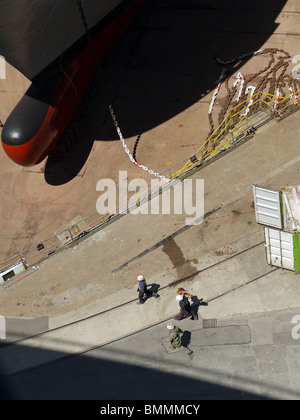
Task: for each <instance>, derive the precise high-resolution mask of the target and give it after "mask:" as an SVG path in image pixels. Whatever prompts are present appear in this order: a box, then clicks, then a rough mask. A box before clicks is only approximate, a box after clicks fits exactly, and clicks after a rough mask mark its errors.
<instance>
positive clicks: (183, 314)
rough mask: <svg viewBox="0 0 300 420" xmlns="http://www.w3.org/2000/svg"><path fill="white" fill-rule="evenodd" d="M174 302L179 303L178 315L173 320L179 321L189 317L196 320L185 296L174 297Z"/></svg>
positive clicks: (196, 317)
mask: <svg viewBox="0 0 300 420" xmlns="http://www.w3.org/2000/svg"><path fill="white" fill-rule="evenodd" d="M176 301H177V302H179V307H180V313H179V314H178V315H176V316H175V317H174V318H175V319H177V320H180V319H183V318H188V317H189V316H190V317H192V319H198V315H197V314H196V312H195V311H194V310H193V309H192V307H191V304H190V302H189V299H188V298H187V297H186V296H185V295H176Z"/></svg>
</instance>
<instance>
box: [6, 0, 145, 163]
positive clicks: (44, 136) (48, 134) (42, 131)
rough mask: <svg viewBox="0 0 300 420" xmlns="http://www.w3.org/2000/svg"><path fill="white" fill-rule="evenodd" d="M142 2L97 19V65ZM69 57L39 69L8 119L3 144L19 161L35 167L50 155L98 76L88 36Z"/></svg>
mask: <svg viewBox="0 0 300 420" xmlns="http://www.w3.org/2000/svg"><path fill="white" fill-rule="evenodd" d="M144 4H145V0H132V1H126V2H124V4H121V5H120V6H118V8H117V10H116V11H113V12H112V13H111V14H110V18H109V19H107V16H106V17H105V19H103V22H99V23H98V24H97V27H98V28H99V27H100V28H101V29H100V30H99V31H97V30H96V31H95V28H94V30H93V31H91V32H93V33H94V34H95V32H96V34H95V35H94V36H93V37H92V42H93V48H94V51H95V53H96V56H97V61H98V63H99V64H101V63H102V62H103V60H104V59H105V58H106V56H107V54H108V52H109V51H110V49H111V48H112V47H113V45H114V44H115V42H116V41H117V39H118V38H119V36H120V34H121V33H122V32H123V31H124V30H125V29H126V27H127V26H128V24H129V23H130V22H131V21H132V20H133V19H134V18H135V16H136V15H137V14H138V12H139V11H140V9H141V7H142V6H143V5H144ZM83 45H84V46H83ZM66 56H67V57H68V60H69V63H68V65H67V66H66V68H65V69H64V71H63V72H62V71H61V70H60V69H59V67H61V62H60V61H59V60H56V63H52V64H51V65H50V66H48V67H47V69H45V70H44V71H43V72H41V74H40V75H38V76H37V77H36V78H35V79H34V80H33V83H32V85H31V86H30V88H29V89H28V91H27V92H26V94H25V95H24V96H23V98H22V99H21V100H20V101H19V103H18V104H17V106H16V107H15V109H14V110H13V111H12V113H11V114H10V116H9V117H8V119H7V121H6V122H5V124H4V127H3V130H2V146H3V149H4V151H5V152H6V154H7V155H8V156H9V157H10V159H12V160H13V161H14V162H15V163H17V164H19V165H21V166H34V165H36V164H38V163H40V162H41V161H43V160H44V159H45V158H46V157H47V156H48V154H49V153H50V151H51V150H52V149H53V148H54V146H55V145H56V144H57V142H58V141H59V139H60V138H61V136H62V134H63V133H64V131H65V130H66V128H67V126H68V125H69V123H70V121H71V119H72V117H73V115H74V113H75V111H76V109H77V108H78V105H79V103H80V101H81V99H82V97H83V95H84V93H85V92H86V90H87V88H88V86H89V84H90V82H91V81H92V79H93V78H94V77H95V74H96V71H97V66H96V63H95V59H94V57H93V54H92V49H91V47H90V45H89V43H88V42H87V37H86V36H85V35H84V36H83V37H82V39H81V40H80V41H79V42H77V43H76V45H75V46H72V47H71V48H70V49H69V51H68V54H67V55H66ZM70 57H72V58H70ZM56 67H57V68H56Z"/></svg>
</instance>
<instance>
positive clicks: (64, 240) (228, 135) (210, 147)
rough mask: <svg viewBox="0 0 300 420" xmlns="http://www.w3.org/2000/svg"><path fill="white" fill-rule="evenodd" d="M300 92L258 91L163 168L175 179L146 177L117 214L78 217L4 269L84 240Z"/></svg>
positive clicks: (281, 114)
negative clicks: (192, 148)
mask: <svg viewBox="0 0 300 420" xmlns="http://www.w3.org/2000/svg"><path fill="white" fill-rule="evenodd" d="M298 95H300V91H298V92H295V93H292V94H290V95H289V96H288V97H282V96H276V95H272V94H269V93H265V92H257V93H255V94H254V95H252V96H251V97H250V98H247V99H246V100H245V101H243V102H241V103H239V104H238V105H236V106H235V107H233V108H232V109H231V110H230V112H229V113H228V114H227V115H226V117H225V118H224V119H223V121H222V122H221V123H220V124H219V126H218V127H217V128H216V129H215V130H214V131H213V133H211V134H210V135H209V136H208V138H207V139H206V140H205V142H204V143H203V144H202V145H201V147H199V148H198V149H197V150H196V151H195V153H194V154H193V155H192V156H189V157H187V158H185V159H184V160H182V161H180V162H177V163H176V164H174V165H173V166H171V167H169V168H167V169H164V170H163V171H161V172H160V174H161V175H163V176H164V177H166V178H168V179H169V180H171V181H172V182H169V183H166V182H164V181H162V180H160V183H159V184H158V183H154V182H153V180H154V179H155V178H156V177H151V178H149V179H148V180H145V188H144V189H141V188H140V190H139V191H138V192H137V190H135V191H132V192H131V193H130V194H128V193H127V194H126V195H125V196H124V197H119V198H118V199H117V202H116V213H115V214H108V213H107V211H106V208H103V209H102V210H103V211H101V209H100V211H99V210H98V211H95V212H94V213H91V214H89V215H87V216H86V217H84V218H80V219H79V220H76V221H74V222H73V223H71V224H70V226H68V227H67V228H65V229H62V230H61V231H58V232H56V233H55V234H54V235H53V236H50V237H48V238H46V239H44V240H43V241H41V242H40V243H39V244H36V245H34V246H31V247H29V248H27V249H25V250H23V251H20V252H18V253H17V254H15V255H14V256H12V257H9V258H8V259H6V260H5V261H2V262H1V263H0V267H1V269H0V273H1V272H2V271H4V270H5V269H7V267H9V266H11V265H12V264H14V263H15V262H16V261H20V260H21V261H22V259H23V258H24V259H25V261H26V264H27V266H28V268H31V267H33V266H37V265H38V264H40V263H41V262H42V261H44V260H46V259H48V258H50V257H52V256H54V255H56V254H58V253H60V252H62V251H65V250H67V249H69V248H72V247H74V246H76V245H77V244H78V243H79V242H80V241H82V240H83V239H85V238H87V237H89V236H90V235H91V234H93V233H95V232H96V231H98V230H99V229H101V228H103V227H105V226H106V225H107V224H108V223H110V222H112V221H114V220H116V219H117V218H119V217H121V216H122V215H124V214H127V213H128V212H130V211H131V209H132V208H133V207H138V206H140V205H142V204H143V202H146V201H147V200H149V199H151V198H153V197H154V196H155V194H159V193H161V192H162V191H163V190H164V189H165V188H169V187H171V186H172V185H173V181H175V180H180V179H183V178H185V177H187V176H188V175H189V174H190V173H191V171H193V170H197V169H199V168H200V167H201V166H202V165H203V164H207V163H208V162H209V161H210V160H211V159H212V158H214V157H216V156H217V155H219V154H220V153H222V152H223V151H225V150H228V149H229V148H231V147H234V146H235V145H236V144H238V143H240V142H241V141H243V140H245V139H247V138H250V137H252V136H253V134H254V133H255V131H256V130H257V129H258V128H259V127H261V126H263V125H264V124H266V123H268V122H269V121H271V120H273V119H275V118H280V119H282V118H285V117H286V116H288V115H290V114H291V113H292V112H294V111H296V110H298V109H299V108H300V106H299V102H300V101H299V99H300V98H298ZM134 197H135V200H134ZM125 198H126V203H129V202H131V205H130V206H129V205H128V206H127V207H126V206H125V207H124V205H123V204H122V205H121V203H120V201H121V202H122V203H123V201H124V199H125Z"/></svg>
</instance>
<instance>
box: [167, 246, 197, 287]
mask: <svg viewBox="0 0 300 420" xmlns="http://www.w3.org/2000/svg"><path fill="white" fill-rule="evenodd" d="M162 251H163V252H164V253H165V254H166V255H167V256H168V257H169V259H170V261H171V263H172V264H173V267H174V268H175V269H176V277H177V278H179V279H180V278H183V277H186V276H189V275H190V274H193V273H195V271H197V269H196V267H195V266H194V265H193V264H192V263H194V264H197V262H198V261H197V260H196V259H193V260H188V259H186V258H185V257H184V255H183V252H182V250H181V248H180V247H179V246H178V244H177V243H176V242H175V240H174V239H171V240H170V241H168V242H166V243H165V244H164V245H163V247H162Z"/></svg>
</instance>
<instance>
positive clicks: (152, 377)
mask: <svg viewBox="0 0 300 420" xmlns="http://www.w3.org/2000/svg"><path fill="white" fill-rule="evenodd" d="M162 348H163V347H162ZM108 351H109V354H110V360H108V359H107V358H106V357H103V356H102V357H101V351H99V350H98V354H95V351H94V354H93V356H92V357H90V356H88V355H86V354H82V355H68V354H66V355H62V354H61V353H57V355H56V354H55V353H56V352H55V351H53V350H43V349H39V348H32V353H31V356H30V357H36V358H37V359H38V360H47V359H48V358H49V359H53V361H52V362H48V363H47V362H46V363H43V364H42V365H40V366H36V367H33V368H29V369H26V370H24V371H22V372H19V373H15V374H11V375H5V374H4V370H3V369H2V370H1V371H0V400H97V401H98V403H99V401H101V400H106V401H113V400H116V401H120V400H128V401H138V400H141V401H148V402H147V404H149V401H150V400H157V401H162V400H173V401H178V402H179V401H183V400H195V401H203V400H269V399H271V398H270V397H268V396H264V395H259V394H256V393H253V392H248V391H247V390H246V389H244V388H243V387H240V388H238V387H234V386H232V387H231V386H227V385H222V384H221V382H222V379H223V380H224V377H223V375H222V373H218V374H217V377H216V373H215V372H213V371H211V372H210V370H209V369H202V374H205V375H206V376H207V375H208V376H209V375H210V373H211V375H212V376H211V381H207V380H203V379H197V378H195V377H194V378H192V377H189V376H187V375H180V374H176V373H172V372H170V370H169V371H162V370H159V369H158V368H157V369H155V368H152V367H149V366H141V365H139V364H134V363H130V362H129V363H127V362H123V361H122V362H120V361H117V359H118V358H119V357H120V356H121V357H122V356H123V357H124V356H125V357H127V358H129V359H130V358H132V357H133V356H134V353H132V354H130V353H128V354H127V355H126V354H124V353H123V352H122V354H121V353H119V352H116V354H114V351H113V350H112V349H110V350H109V349H108ZM162 351H163V350H162ZM25 352H27V354H28V349H25ZM43 353H45V354H46V356H44V355H43ZM104 353H105V352H104ZM104 356H105V355H104ZM106 356H107V355H106ZM56 357H58V358H59V359H58V360H55V359H56ZM114 357H115V358H116V360H112V359H113V358H114ZM165 357H167V358H168V359H170V364H172V363H181V364H185V363H186V361H187V360H188V359H189V356H187V355H186V353H185V352H179V353H176V354H173V355H172V354H167V355H165ZM151 360H152V359H151ZM151 360H149V361H148V362H149V364H152V365H153V364H155V360H154V359H153V360H152V361H151ZM180 360H181V362H180ZM243 380H244V381H247V379H246V378H244V379H243ZM179 404H180V403H179ZM110 405H113V404H112V403H111V404H110Z"/></svg>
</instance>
